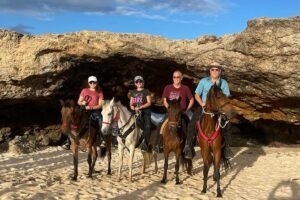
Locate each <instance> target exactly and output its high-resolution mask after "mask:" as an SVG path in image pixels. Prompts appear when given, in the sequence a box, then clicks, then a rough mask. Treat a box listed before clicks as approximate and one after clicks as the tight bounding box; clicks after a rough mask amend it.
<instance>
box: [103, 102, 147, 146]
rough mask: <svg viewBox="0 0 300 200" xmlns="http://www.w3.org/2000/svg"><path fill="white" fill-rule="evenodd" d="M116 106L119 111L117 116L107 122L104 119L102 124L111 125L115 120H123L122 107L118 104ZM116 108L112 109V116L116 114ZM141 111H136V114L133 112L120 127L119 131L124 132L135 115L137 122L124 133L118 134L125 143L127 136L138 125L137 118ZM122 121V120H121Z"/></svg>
mask: <svg viewBox="0 0 300 200" xmlns="http://www.w3.org/2000/svg"><path fill="white" fill-rule="evenodd" d="M116 108H117V109H118V111H117V114H116V116H115V117H114V118H113V119H112V120H111V122H105V121H102V124H108V125H111V124H112V123H114V122H117V121H119V120H120V121H121V118H120V112H121V111H120V109H119V108H118V107H117V106H116ZM113 113H114V109H112V116H114V114H113ZM140 113H141V112H139V113H136V114H131V115H130V117H129V119H128V120H127V121H126V122H125V124H124V125H123V126H122V127H121V128H119V131H120V133H122V132H123V130H124V128H125V127H126V126H127V125H128V124H129V123H130V121H131V119H132V118H133V117H135V123H133V124H132V125H131V126H130V127H129V128H128V129H127V130H126V131H125V132H124V133H122V134H119V135H118V136H119V137H120V138H121V139H122V142H123V143H125V140H126V138H127V136H128V135H129V134H130V133H131V132H132V131H133V130H134V129H135V128H136V127H137V125H136V120H137V117H138V116H139V115H140ZM121 122H122V121H121Z"/></svg>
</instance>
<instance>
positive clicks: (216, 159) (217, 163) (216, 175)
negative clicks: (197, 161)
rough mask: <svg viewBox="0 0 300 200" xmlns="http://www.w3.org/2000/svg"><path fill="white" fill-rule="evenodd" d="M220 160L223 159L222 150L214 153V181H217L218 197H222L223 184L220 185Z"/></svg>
mask: <svg viewBox="0 0 300 200" xmlns="http://www.w3.org/2000/svg"><path fill="white" fill-rule="evenodd" d="M220 161H221V151H218V152H217V153H216V154H215V155H214V175H213V178H214V181H216V182H217V197H222V193H221V186H220Z"/></svg>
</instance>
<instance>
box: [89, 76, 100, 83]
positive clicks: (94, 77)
mask: <svg viewBox="0 0 300 200" xmlns="http://www.w3.org/2000/svg"><path fill="white" fill-rule="evenodd" d="M91 81H94V82H98V80H97V78H96V76H90V77H89V78H88V82H91Z"/></svg>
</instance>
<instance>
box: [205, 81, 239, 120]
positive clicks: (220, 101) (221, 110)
mask: <svg viewBox="0 0 300 200" xmlns="http://www.w3.org/2000/svg"><path fill="white" fill-rule="evenodd" d="M206 108H207V110H209V111H210V112H212V113H214V114H215V115H218V116H219V115H221V116H222V118H226V119H231V118H232V117H233V115H234V110H233V107H232V105H231V103H230V99H229V97H227V96H226V95H225V94H224V93H223V92H222V89H221V88H220V86H219V85H218V84H216V83H215V84H214V85H213V86H212V87H211V88H210V90H209V92H208V94H207V101H206Z"/></svg>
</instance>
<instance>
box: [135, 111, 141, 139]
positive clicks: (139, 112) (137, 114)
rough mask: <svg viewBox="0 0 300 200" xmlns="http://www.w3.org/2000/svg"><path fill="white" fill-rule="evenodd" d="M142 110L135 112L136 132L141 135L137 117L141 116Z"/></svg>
mask: <svg viewBox="0 0 300 200" xmlns="http://www.w3.org/2000/svg"><path fill="white" fill-rule="evenodd" d="M141 112H142V111H140V110H139V111H136V112H135V114H134V124H135V128H136V132H137V134H138V135H139V133H140V131H139V129H138V126H137V123H136V121H137V118H138V117H139V116H140V114H141Z"/></svg>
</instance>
